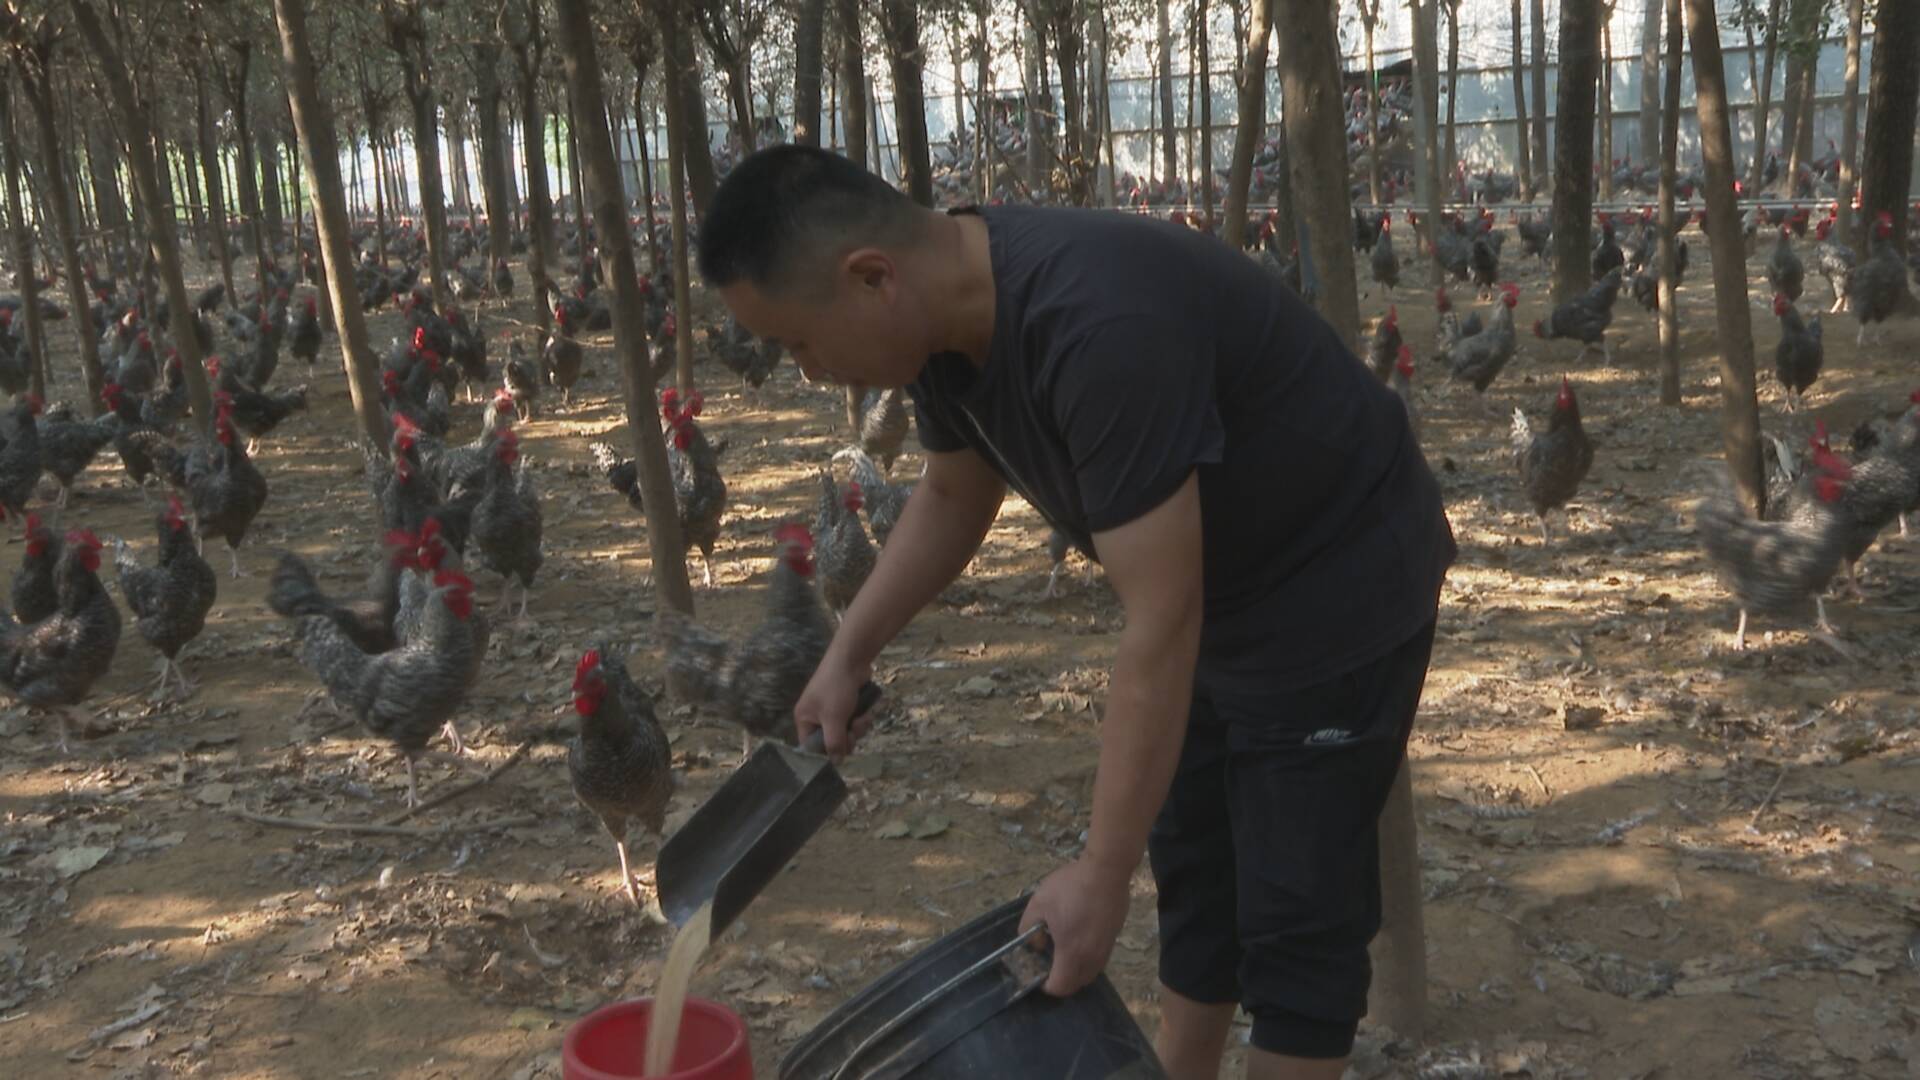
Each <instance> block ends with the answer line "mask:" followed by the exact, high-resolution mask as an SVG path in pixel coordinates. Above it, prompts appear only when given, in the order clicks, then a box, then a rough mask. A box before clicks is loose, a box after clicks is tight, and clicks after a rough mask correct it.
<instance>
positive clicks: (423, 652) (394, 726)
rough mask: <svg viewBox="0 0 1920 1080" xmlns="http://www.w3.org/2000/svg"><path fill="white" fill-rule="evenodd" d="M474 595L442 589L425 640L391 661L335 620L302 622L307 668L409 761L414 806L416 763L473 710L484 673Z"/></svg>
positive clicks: (423, 629)
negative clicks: (459, 716)
mask: <svg viewBox="0 0 1920 1080" xmlns="http://www.w3.org/2000/svg"><path fill="white" fill-rule="evenodd" d="M416 576H418V575H417V574H416ZM466 588H470V585H469V586H465V587H462V586H453V587H448V586H435V587H434V588H433V589H432V590H430V591H429V594H428V596H427V598H426V600H425V602H424V603H423V604H422V605H421V608H422V611H421V615H420V621H419V630H418V632H417V633H416V634H415V635H414V636H412V637H411V638H408V639H406V640H403V641H402V642H401V644H400V645H399V646H398V647H396V648H394V649H391V650H389V651H387V652H383V653H377V654H369V653H367V652H365V651H363V650H362V649H361V648H360V647H359V646H357V645H355V644H354V643H353V641H352V640H351V639H350V638H348V637H347V635H346V634H345V633H343V632H342V631H341V630H340V628H339V627H338V626H336V625H335V624H334V622H333V620H331V619H328V618H325V617H323V616H310V617H307V618H304V619H302V620H301V621H300V625H299V634H300V662H301V663H302V664H304V665H306V667H307V668H308V669H309V670H311V671H312V672H313V673H314V674H315V675H317V676H319V678H320V682H321V684H322V685H323V686H325V687H326V689H327V693H328V694H329V695H330V696H331V697H332V698H333V700H334V701H335V702H336V703H337V704H338V705H339V706H340V707H341V708H342V709H344V710H346V711H347V712H348V713H350V714H351V715H353V716H354V717H356V718H357V719H359V720H360V722H361V723H363V724H365V725H366V728H367V730H368V731H370V732H372V733H373V734H375V735H378V736H380V737H382V738H384V739H386V740H388V741H389V742H391V743H393V745H394V746H395V747H396V748H397V749H399V750H400V751H401V752H402V753H403V754H405V755H406V756H407V799H408V803H409V805H411V804H412V803H413V801H414V799H415V790H414V779H413V759H414V758H415V757H416V756H417V755H418V754H419V753H420V751H422V750H423V749H425V748H426V745H427V740H428V739H430V738H432V737H433V735H434V733H435V732H437V731H439V730H440V729H441V728H442V727H443V726H445V725H446V724H447V723H448V721H450V720H451V719H452V718H453V716H454V714H455V713H456V712H458V711H459V709H460V706H461V705H462V704H464V703H465V701H466V698H467V692H468V691H469V690H470V689H471V688H472V686H473V680H474V675H475V672H476V671H477V668H478V664H477V663H476V658H475V656H474V648H475V642H474V635H473V633H472V629H471V627H469V626H468V622H467V615H468V614H469V613H470V610H471V597H470V596H469V595H465V589H466Z"/></svg>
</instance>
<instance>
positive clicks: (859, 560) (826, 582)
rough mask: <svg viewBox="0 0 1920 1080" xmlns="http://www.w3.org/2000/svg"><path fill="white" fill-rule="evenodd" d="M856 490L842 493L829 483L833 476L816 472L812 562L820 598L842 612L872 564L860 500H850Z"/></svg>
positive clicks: (871, 554) (873, 559) (837, 487)
mask: <svg viewBox="0 0 1920 1080" xmlns="http://www.w3.org/2000/svg"><path fill="white" fill-rule="evenodd" d="M856 483H857V481H856ZM856 490H858V489H856V488H851V487H850V488H849V489H848V491H846V492H842V491H841V490H840V488H839V486H838V485H837V484H835V483H834V482H833V473H832V472H831V471H829V470H827V469H822V470H820V497H819V500H818V502H817V503H816V505H815V507H814V519H813V535H814V537H815V538H816V539H815V541H814V543H815V547H814V552H813V563H814V572H815V576H816V577H817V578H818V580H819V582H820V595H821V598H822V599H824V600H826V602H827V607H829V608H831V609H833V610H834V611H845V610H847V608H848V607H849V606H851V605H852V604H853V598H854V597H855V596H856V595H858V594H859V592H860V587H861V586H862V585H865V584H866V583H867V575H869V574H871V573H873V566H874V563H875V561H876V560H875V553H874V550H873V542H872V541H870V540H868V539H867V528H866V526H865V525H862V524H861V523H860V506H861V505H862V501H861V500H860V499H856V498H854V497H853V493H854V491H856ZM863 494H864V493H863ZM849 500H851V503H850V502H849Z"/></svg>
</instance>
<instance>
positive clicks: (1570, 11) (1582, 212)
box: [1553, 0, 1600, 304]
mask: <svg viewBox="0 0 1920 1080" xmlns="http://www.w3.org/2000/svg"><path fill="white" fill-rule="evenodd" d="M1599 7H1600V5H1599V0H1562V3H1561V5H1560V85H1559V95H1558V97H1557V99H1556V100H1555V101H1554V106H1553V112H1554V127H1555V131H1554V134H1553V302H1554V303H1556V304H1561V303H1565V302H1566V301H1568V300H1570V299H1572V298H1573V297H1575V296H1577V295H1578V294H1580V293H1581V292H1584V291H1585V290H1586V288H1587V286H1588V285H1589V284H1591V283H1592V278H1593V272H1592V270H1591V267H1590V262H1589V258H1588V254H1589V253H1588V251H1587V239H1588V237H1589V236H1591V235H1592V232H1591V229H1590V228H1589V225H1588V223H1589V222H1590V221H1592V220H1593V182H1592V180H1593V124H1594V115H1593V113H1594V100H1593V99H1594V86H1595V83H1596V82H1597V81H1598V74H1599V73H1598V71H1597V65H1598V64H1599V60H1600V56H1599V54H1600V12H1599Z"/></svg>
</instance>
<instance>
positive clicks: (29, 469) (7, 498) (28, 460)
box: [0, 394, 45, 519]
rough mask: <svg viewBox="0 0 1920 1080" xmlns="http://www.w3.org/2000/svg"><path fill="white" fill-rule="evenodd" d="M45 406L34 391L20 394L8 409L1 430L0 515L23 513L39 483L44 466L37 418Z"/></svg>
mask: <svg viewBox="0 0 1920 1080" xmlns="http://www.w3.org/2000/svg"><path fill="white" fill-rule="evenodd" d="M44 407H45V406H44V405H43V403H42V402H41V400H40V398H39V397H37V396H36V395H33V394H22V395H20V396H19V397H16V398H15V399H14V401H13V408H12V409H10V410H8V412H7V421H8V423H7V424H6V425H5V427H4V431H3V432H0V440H4V445H0V517H12V518H16V519H17V518H20V517H21V516H22V515H23V514H25V513H26V508H27V500H29V499H31V498H33V490H34V489H35V488H36V487H39V486H40V475H41V473H42V472H43V471H44V470H45V465H44V464H43V459H42V455H41V453H40V424H39V421H38V420H37V419H36V418H37V417H38V416H39V415H40V412H41V410H42V409H43V408H44Z"/></svg>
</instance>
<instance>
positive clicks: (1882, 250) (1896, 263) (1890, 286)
mask: <svg viewBox="0 0 1920 1080" xmlns="http://www.w3.org/2000/svg"><path fill="white" fill-rule="evenodd" d="M1846 295H1847V308H1848V310H1850V311H1852V312H1853V317H1854V318H1855V319H1857V320H1859V323H1860V332H1859V334H1857V335H1856V336H1855V338H1854V341H1855V343H1856V344H1860V345H1864V344H1866V339H1867V327H1869V326H1878V325H1879V324H1881V323H1883V322H1885V321H1886V320H1887V319H1888V318H1890V317H1891V316H1892V315H1893V314H1894V312H1896V311H1898V310H1899V308H1900V304H1901V303H1902V302H1903V301H1910V300H1911V299H1912V294H1911V293H1908V292H1907V269H1906V267H1904V266H1902V265H1901V264H1900V253H1899V252H1898V251H1895V250H1894V247H1893V215H1891V214H1889V213H1887V212H1885V211H1881V213H1880V215H1879V217H1878V218H1877V219H1876V220H1875V221H1874V223H1873V242H1872V244H1871V245H1870V246H1869V248H1868V255H1867V259H1866V261H1865V262H1862V263H1860V264H1859V265H1858V266H1855V267H1854V268H1853V272H1852V273H1851V274H1849V275H1847V287H1846ZM1878 340H1879V337H1878V334H1877V332H1876V336H1875V341H1878Z"/></svg>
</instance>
